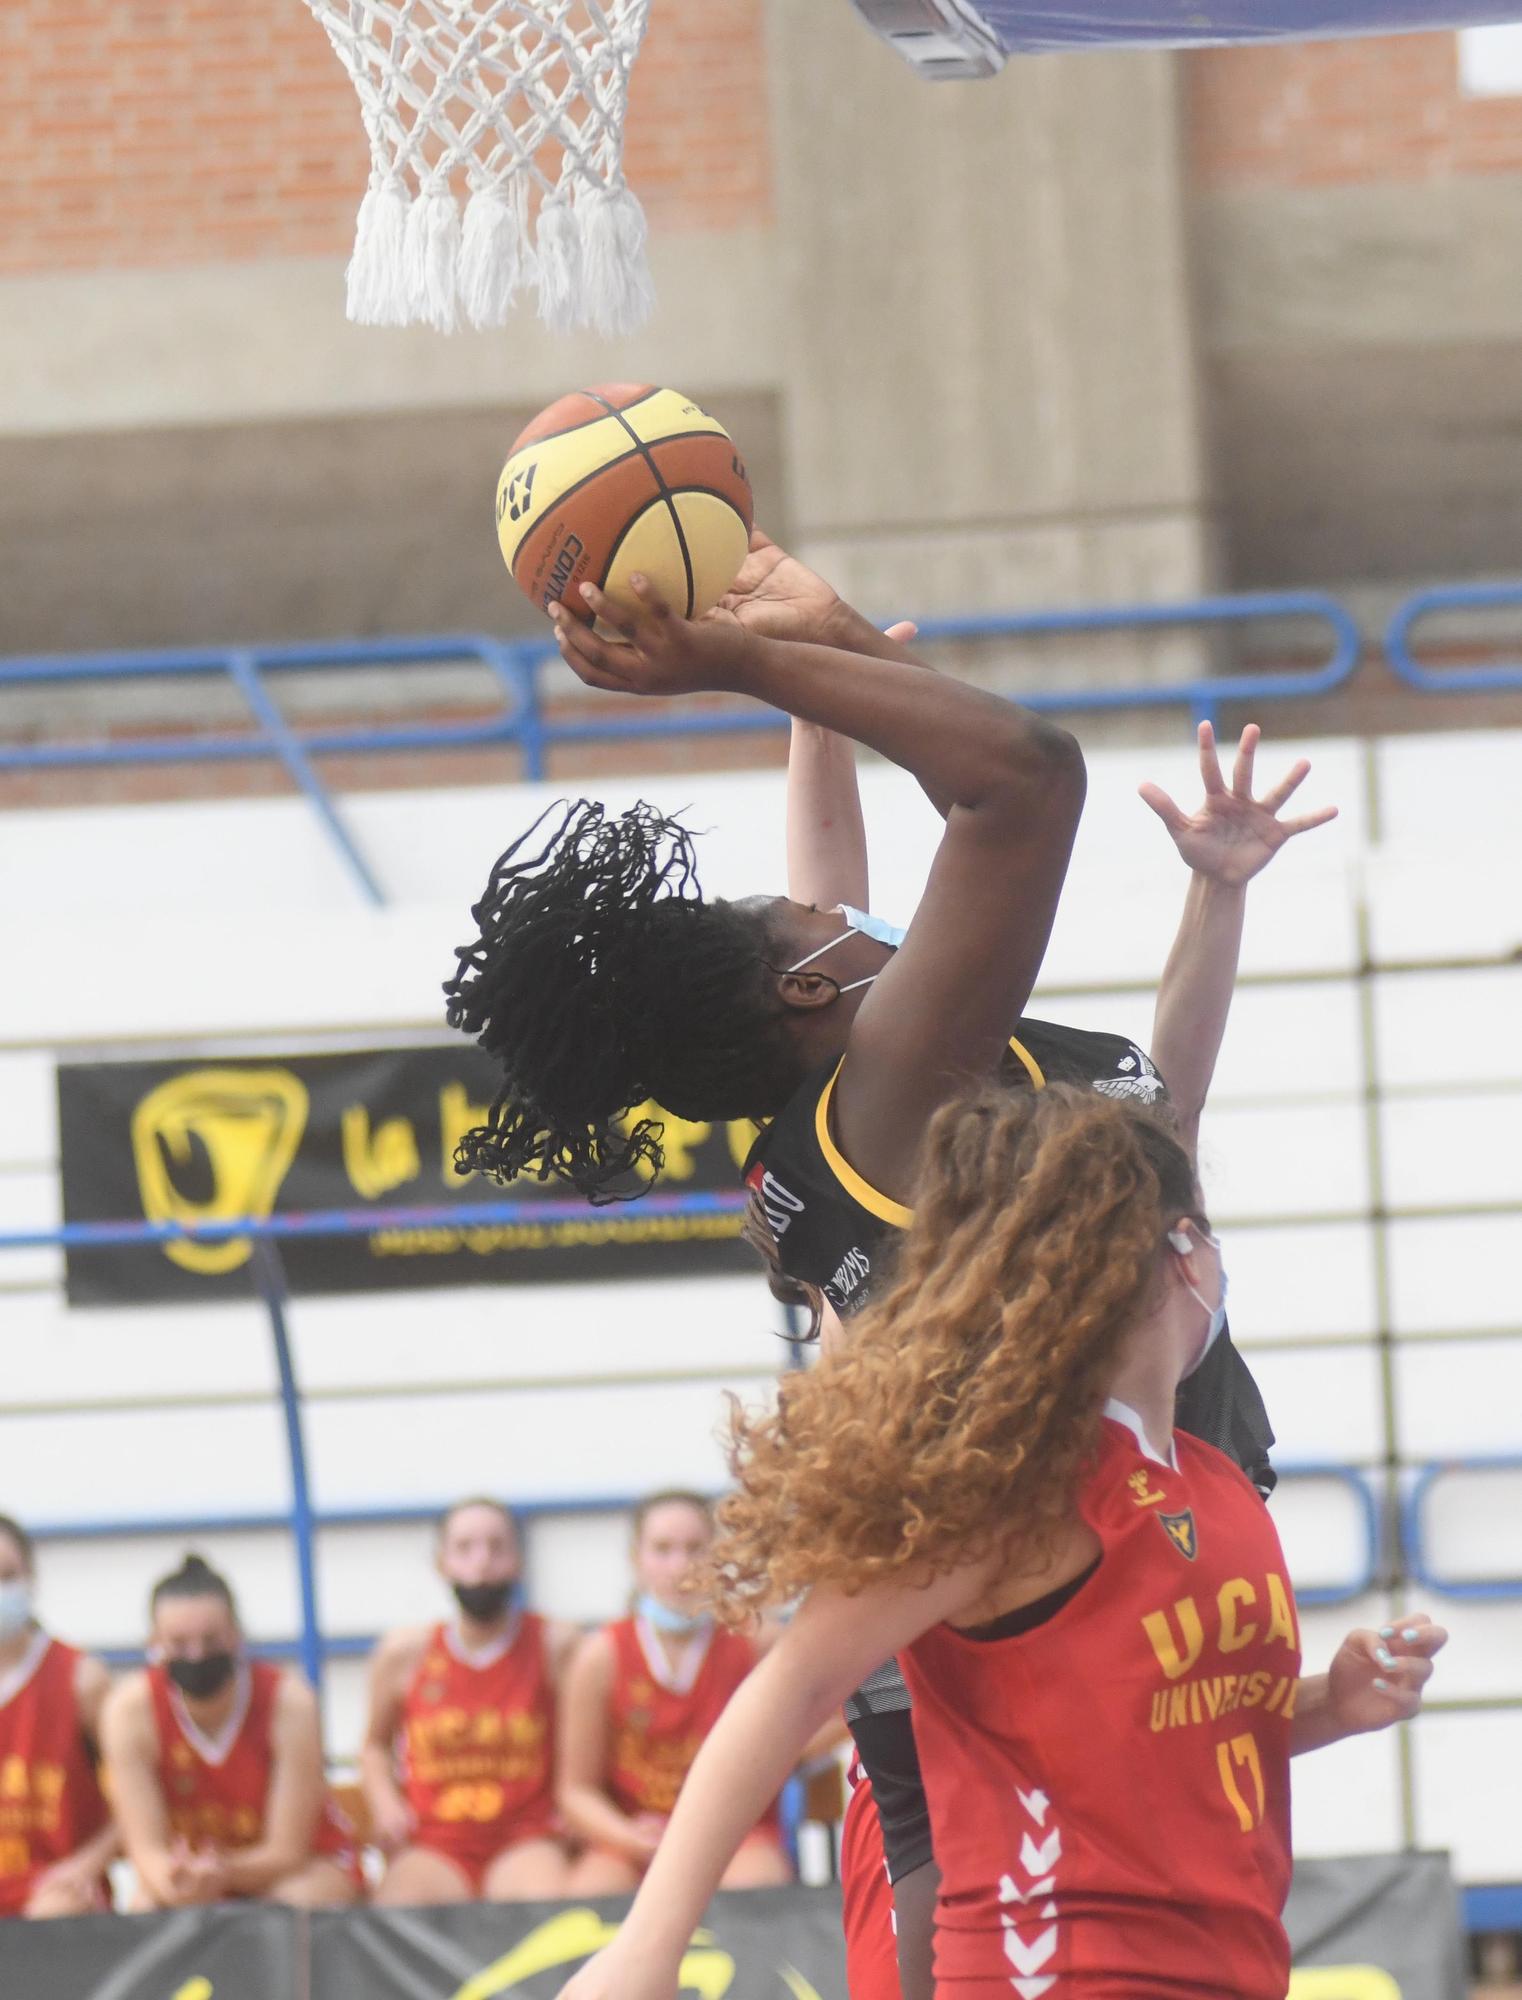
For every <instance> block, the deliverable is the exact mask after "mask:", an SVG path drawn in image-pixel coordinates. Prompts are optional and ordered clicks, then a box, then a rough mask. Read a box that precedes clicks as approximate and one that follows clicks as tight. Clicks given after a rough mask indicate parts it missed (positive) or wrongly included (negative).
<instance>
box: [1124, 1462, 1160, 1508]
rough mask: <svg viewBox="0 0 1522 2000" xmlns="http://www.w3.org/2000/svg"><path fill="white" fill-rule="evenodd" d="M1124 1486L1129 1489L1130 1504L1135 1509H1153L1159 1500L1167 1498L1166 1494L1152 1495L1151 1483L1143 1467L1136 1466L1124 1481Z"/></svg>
mask: <svg viewBox="0 0 1522 2000" xmlns="http://www.w3.org/2000/svg"><path fill="white" fill-rule="evenodd" d="M1126 1484H1127V1486H1129V1487H1130V1489H1131V1503H1132V1505H1133V1506H1136V1507H1155V1506H1156V1505H1157V1503H1158V1502H1159V1501H1160V1500H1166V1499H1167V1497H1168V1496H1167V1494H1166V1493H1154V1492H1153V1491H1152V1490H1151V1488H1152V1482H1151V1480H1150V1478H1149V1477H1148V1476H1147V1469H1146V1467H1145V1466H1138V1467H1137V1469H1136V1470H1135V1472H1133V1473H1132V1474H1131V1475H1130V1477H1129V1478H1128V1479H1127V1480H1126Z"/></svg>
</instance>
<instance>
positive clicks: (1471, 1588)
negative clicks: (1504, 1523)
mask: <svg viewBox="0 0 1522 2000" xmlns="http://www.w3.org/2000/svg"><path fill="white" fill-rule="evenodd" d="M1490 1472H1511V1473H1516V1474H1518V1475H1522V1457H1519V1456H1517V1455H1515V1454H1511V1453H1506V1454H1501V1455H1498V1456H1495V1457H1485V1456H1481V1457H1476V1458H1451V1459H1445V1460H1443V1461H1441V1462H1440V1463H1438V1464H1436V1465H1426V1466H1423V1467H1422V1469H1421V1471H1420V1472H1418V1474H1417V1476H1416V1478H1415V1479H1414V1480H1413V1481H1412V1482H1411V1486H1410V1489H1409V1491H1408V1492H1407V1493H1406V1495H1405V1498H1404V1500H1403V1502H1402V1506H1401V1540H1402V1542H1403V1543H1404V1545H1405V1550H1406V1567H1407V1569H1408V1570H1409V1572H1410V1575H1411V1577H1412V1580H1413V1581H1414V1582H1416V1583H1419V1584H1422V1585H1423V1586H1424V1587H1425V1588H1426V1589H1428V1590H1432V1591H1436V1592H1437V1593H1438V1595H1439V1596H1441V1597H1453V1598H1480V1599H1492V1600H1494V1599H1498V1598H1499V1599H1502V1600H1507V1599H1510V1600H1513V1601H1514V1600H1516V1599H1517V1598H1522V1572H1517V1573H1515V1574H1513V1575H1511V1576H1492V1577H1486V1576H1479V1577H1464V1576H1447V1575H1445V1574H1444V1573H1443V1572H1442V1571H1441V1570H1440V1569H1437V1568H1435V1567H1434V1566H1433V1562H1432V1558H1431V1556H1430V1555H1429V1553H1428V1550H1427V1528H1426V1518H1425V1517H1426V1507H1427V1501H1428V1498H1429V1496H1430V1495H1431V1493H1432V1490H1433V1488H1434V1487H1435V1486H1437V1485H1439V1484H1441V1483H1442V1482H1443V1481H1445V1480H1448V1479H1453V1478H1461V1477H1463V1476H1465V1475H1473V1474H1475V1473H1480V1474H1485V1473H1490Z"/></svg>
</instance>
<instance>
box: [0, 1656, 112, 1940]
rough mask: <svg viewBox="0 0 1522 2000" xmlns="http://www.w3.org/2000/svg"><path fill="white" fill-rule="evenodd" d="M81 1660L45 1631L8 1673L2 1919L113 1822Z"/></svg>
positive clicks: (0, 1769)
mask: <svg viewBox="0 0 1522 2000" xmlns="http://www.w3.org/2000/svg"><path fill="white" fill-rule="evenodd" d="M79 1657H80V1656H79V1654H78V1653H77V1652H76V1651H75V1649H74V1647H72V1646H65V1645H64V1644H62V1642H61V1641H59V1640H57V1639H50V1638H49V1637H48V1635H47V1634H46V1633H45V1632H37V1633H35V1634H34V1635H33V1638H32V1641H31V1644H30V1645H29V1646H28V1648H27V1651H26V1652H25V1653H24V1654H23V1655H22V1658H21V1660H20V1661H19V1663H18V1664H17V1666H16V1667H15V1668H13V1669H12V1671H11V1672H10V1673H9V1674H8V1675H0V1916H15V1915H16V1914H17V1913H18V1912H19V1911H21V1910H23V1909H25V1907H26V1905H27V1902H28V1900H29V1899H30V1897H31V1893H32V1889H33V1887H34V1885H35V1883H36V1881H37V1878H38V1876H39V1875H41V1873H42V1872H43V1870H44V1869H45V1868H50V1867H52V1865H53V1863H54V1862H55V1861H62V1860H64V1859H65V1858H66V1857H67V1856H68V1855H70V1854H72V1853H74V1851H75V1849H76V1848H79V1847H82V1846H83V1845H84V1843H85V1842H86V1841H87V1840H89V1839H90V1838H91V1836H92V1835H94V1834H97V1833H99V1832H100V1830H101V1828H102V1827H103V1826H104V1825H105V1823H106V1819H107V1816H108V1815H107V1808H106V1801H105V1798H104V1796H103V1795H102V1793H101V1789H100V1783H99V1781H98V1779H97V1777H96V1775H95V1765H94V1761H93V1760H92V1758H91V1755H90V1751H89V1748H88V1746H87V1745H86V1743H85V1739H84V1731H83V1728H82V1726H81V1723H80V1717H79V1705H78V1703H77V1702H76V1701H75V1699H74V1673H75V1669H76V1668H77V1667H78V1665H79ZM7 1686H9V1687H10V1690H11V1691H10V1692H9V1693H6V1688H7Z"/></svg>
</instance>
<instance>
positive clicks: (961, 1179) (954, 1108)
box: [703, 1084, 1205, 1625]
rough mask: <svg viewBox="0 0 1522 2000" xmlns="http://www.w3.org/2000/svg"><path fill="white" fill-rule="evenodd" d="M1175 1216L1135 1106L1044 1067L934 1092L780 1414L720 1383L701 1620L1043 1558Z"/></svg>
mask: <svg viewBox="0 0 1522 2000" xmlns="http://www.w3.org/2000/svg"><path fill="white" fill-rule="evenodd" d="M1186 1215H1187V1216H1192V1217H1193V1218H1195V1219H1196V1220H1197V1221H1199V1222H1200V1223H1202V1224H1203V1223H1204V1222H1205V1217H1204V1215H1203V1213H1202V1210H1201V1207H1200V1196H1199V1193H1198V1191H1197V1188H1196V1185H1195V1178H1194V1168H1193V1165H1192V1164H1191V1161H1190V1159H1189V1156H1188V1154H1187V1153H1186V1152H1185V1150H1184V1148H1183V1147H1182V1146H1181V1145H1180V1144H1179V1142H1178V1140H1177V1138H1176V1137H1175V1136H1174V1134H1173V1133H1172V1132H1171V1131H1170V1130H1169V1129H1168V1127H1167V1126H1166V1125H1165V1124H1164V1123H1163V1121H1162V1120H1161V1118H1159V1116H1158V1115H1157V1114H1156V1113H1155V1112H1151V1111H1148V1110H1146V1109H1144V1108H1142V1107H1140V1106H1138V1105H1136V1104H1135V1103H1132V1102H1129V1101H1125V1100H1116V1099H1111V1098H1106V1097H1104V1096H1101V1095H1099V1094H1098V1093H1097V1092H1095V1091H1093V1090H1090V1089H1087V1088H1083V1087H1080V1086H1076V1085H1072V1084H1053V1085H1050V1086H1049V1087H1048V1088H1047V1089H1045V1090H1040V1091H1023V1090H1021V1091H991V1092H987V1093H980V1094H979V1095H978V1096H976V1097H973V1098H970V1099H967V1100H964V1101H962V1102H959V1103H953V1104H949V1105H947V1106H945V1107H944V1108H943V1109H942V1110H941V1111H939V1112H938V1113H937V1114H936V1116H935V1118H934V1119H932V1121H931V1124H930V1129H929V1132H928V1134H927V1137H926V1144H925V1155H924V1161H923V1164H922V1167H921V1170H920V1176H919V1189H918V1196H917V1201H916V1206H915V1211H914V1220H913V1222H912V1223H911V1225H910V1227H909V1230H908V1232H907V1235H906V1237H905V1239H904V1242H903V1245H902V1248H901V1250H900V1253H899V1256H898V1261H897V1264H896V1267H895V1271H894V1275H893V1279H892V1282H891V1283H890V1285H889V1286H888V1288H887V1290H886V1291H885V1292H884V1293H883V1295H882V1297H881V1298H880V1299H878V1300H876V1301H874V1302H873V1303H872V1304H870V1305H868V1306H867V1307H866V1308H865V1309H864V1310H863V1311H862V1312H861V1313H860V1314H859V1315H858V1317H857V1318H856V1319H855V1320H853V1321H852V1323H851V1331H850V1337H849V1339H847V1340H844V1341H842V1342H840V1343H839V1345H838V1347H836V1348H833V1349H830V1350H827V1351H826V1352H825V1354H824V1355H823V1358H822V1359H821V1361H820V1363H819V1365H818V1367H816V1368H811V1369H808V1370H806V1371H800V1372H798V1373H796V1374H788V1375H785V1376H784V1377H783V1378H782V1382H781V1385H780V1393H779V1396H778V1401H777V1407H776V1410H775V1413H773V1414H770V1415H766V1416H751V1417H747V1416H745V1415H744V1414H743V1413H742V1412H741V1411H740V1409H739V1406H738V1404H734V1403H733V1402H732V1409H731V1419H730V1423H731V1439H732V1450H731V1455H730V1464H731V1469H732V1471H733V1473H734V1476H735V1479H736V1482H737V1486H738V1491H736V1492H734V1493H732V1494H731V1495H730V1496H729V1498H728V1499H726V1500H724V1501H723V1502H722V1503H721V1504H720V1507H719V1529H720V1533H719V1536H718V1539H717V1540H716V1541H715V1543H714V1545H713V1547H712V1549H711V1550H710V1551H709V1554H708V1557H707V1559H706V1562H705V1564H704V1566H703V1568H704V1575H705V1580H706V1582H707V1585H708V1588H709V1589H711V1590H713V1591H714V1592H715V1593H716V1595H717V1598H718V1603H717V1604H716V1607H715V1608H716V1611H717V1613H718V1615H719V1616H721V1617H723V1618H724V1619H725V1620H726V1622H728V1623H731V1624H737V1625H738V1624H743V1623H744V1622H746V1621H747V1620H748V1619H749V1618H750V1617H751V1616H752V1615H753V1614H754V1612H755V1610H756V1609H757V1608H759V1606H761V1605H762V1604H765V1603H767V1602H769V1601H772V1602H785V1601H786V1600H788V1599H789V1598H791V1597H794V1596H796V1595H797V1594H798V1593H799V1592H800V1591H802V1590H805V1589H807V1588H808V1587H809V1586H810V1585H813V1584H816V1583H831V1584H835V1585H838V1586H839V1587H841V1588H843V1589H846V1590H855V1589H861V1588H863V1587H864V1586H867V1585H870V1584H875V1583H881V1582H884V1581H887V1580H889V1579H892V1578H896V1577H900V1576H903V1577H904V1578H905V1579H906V1580H908V1579H911V1578H912V1579H916V1580H917V1579H924V1580H927V1581H928V1579H929V1578H930V1577H932V1576H935V1575H938V1574H944V1573H945V1572H946V1571H948V1570H950V1569H952V1568H954V1567H956V1566H957V1565H958V1564H960V1563H963V1562H974V1561H979V1560H981V1559H983V1558H984V1557H985V1556H988V1555H993V1554H997V1555H998V1556H999V1557H1000V1559H1001V1560H1003V1561H1005V1562H1007V1564H1008V1567H1009V1569H1010V1570H1014V1569H1015V1568H1017V1567H1018V1566H1019V1565H1021V1564H1022V1563H1023V1562H1024V1561H1025V1560H1026V1559H1028V1558H1036V1557H1040V1556H1042V1555H1044V1554H1046V1553H1048V1552H1049V1550H1050V1547H1051V1544H1052V1540H1053V1537H1054V1535H1055V1533H1056V1532H1057V1530H1058V1529H1059V1528H1060V1526H1061V1525H1062V1524H1063V1523H1064V1522H1065V1521H1067V1520H1068V1519H1070V1518H1071V1515H1072V1508H1073V1505H1074V1500H1075V1495H1076V1491H1077V1487H1078V1483H1079V1480H1080V1478H1081V1476H1082V1474H1083V1472H1084V1470H1085V1468H1086V1466H1087V1464H1088V1463H1089V1462H1090V1460H1091V1457H1092V1454H1093V1452H1094V1450H1095V1449H1096V1447H1097V1445H1098V1440H1099V1435H1100V1419H1101V1415H1102V1412H1103V1408H1104V1400H1105V1396H1106V1393H1107V1390H1108V1384H1109V1381H1110V1378H1111V1375H1112V1373H1113V1371H1114V1368H1115V1364H1116V1361H1117V1358H1118V1356H1119V1353H1120V1350H1121V1346H1122V1343H1123V1341H1124V1340H1125V1338H1126V1336H1127V1335H1128V1333H1129V1332H1130V1330H1131V1329H1132V1327H1134V1326H1135V1325H1136V1324H1137V1322H1138V1320H1139V1319H1140V1318H1141V1317H1142V1316H1143V1315H1144V1314H1145V1312H1146V1311H1147V1309H1148V1307H1149V1305H1150V1302H1151V1300H1152V1298H1153V1296H1154V1291H1153V1288H1154V1286H1156V1284H1157V1283H1158V1282H1159V1277H1158V1272H1159V1261H1160V1256H1161V1254H1162V1246H1163V1241H1164V1237H1165V1235H1166V1232H1167V1231H1168V1230H1169V1229H1170V1228H1172V1227H1173V1225H1174V1224H1175V1223H1177V1222H1178V1221H1179V1219H1180V1218H1181V1217H1182V1216H1186Z"/></svg>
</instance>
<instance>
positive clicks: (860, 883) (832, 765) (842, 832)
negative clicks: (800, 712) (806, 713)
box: [787, 716, 871, 910]
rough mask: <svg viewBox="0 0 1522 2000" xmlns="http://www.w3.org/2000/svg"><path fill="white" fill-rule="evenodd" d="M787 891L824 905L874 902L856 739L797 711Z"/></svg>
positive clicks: (790, 766)
mask: <svg viewBox="0 0 1522 2000" xmlns="http://www.w3.org/2000/svg"><path fill="white" fill-rule="evenodd" d="M787 893H788V895H789V896H790V897H791V898H792V900H793V901H794V902H795V903H812V904H813V905H814V906H815V907H816V908H818V909H821V910H828V909H833V908H834V907H835V905H836V904H837V903H850V904H853V905H854V906H855V908H857V909H859V910H865V909H869V908H870V907H871V905H870V903H869V901H868V870H867V829H866V826H865V824H864V822H863V820H862V816H861V793H860V792H859V790H858V789H857V784H856V745H855V744H854V743H853V742H852V741H851V740H850V738H849V737H847V736H837V735H836V734H835V732H834V731H833V730H831V729H821V728H820V727H819V725H818V724H817V723H814V722H800V721H799V720H798V719H797V717H796V716H795V717H794V718H793V729H792V735H791V736H790V737H789V739H788V749H787Z"/></svg>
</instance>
